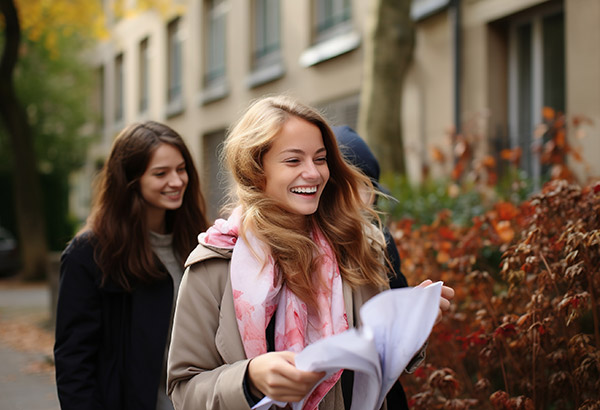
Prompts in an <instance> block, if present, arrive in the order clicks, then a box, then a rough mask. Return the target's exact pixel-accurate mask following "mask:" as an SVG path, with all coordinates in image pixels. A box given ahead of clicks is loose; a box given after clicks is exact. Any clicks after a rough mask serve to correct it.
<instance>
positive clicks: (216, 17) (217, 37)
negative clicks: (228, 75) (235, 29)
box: [204, 0, 226, 87]
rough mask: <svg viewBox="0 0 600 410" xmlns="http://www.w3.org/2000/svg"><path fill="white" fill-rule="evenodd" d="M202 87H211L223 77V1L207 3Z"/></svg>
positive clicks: (212, 0)
mask: <svg viewBox="0 0 600 410" xmlns="http://www.w3.org/2000/svg"><path fill="white" fill-rule="evenodd" d="M206 16H207V21H206V30H207V31H206V44H205V47H206V52H205V61H206V63H205V66H204V69H205V71H204V86H205V87H211V86H212V85H214V84H216V83H219V82H221V81H222V80H223V78H224V77H225V16H226V13H225V1H224V0H209V1H208V3H207V14H206Z"/></svg>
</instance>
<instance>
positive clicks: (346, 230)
mask: <svg viewBox="0 0 600 410" xmlns="http://www.w3.org/2000/svg"><path fill="white" fill-rule="evenodd" d="M224 157H225V161H226V164H227V166H228V168H229V170H230V171H231V174H232V176H233V178H234V180H235V186H236V190H235V194H236V197H237V201H236V203H235V204H234V205H235V209H234V210H233V212H232V214H231V216H230V217H229V219H228V220H227V221H225V220H219V221H217V222H216V224H215V225H214V226H213V227H211V228H210V229H208V231H207V232H205V233H203V234H202V235H200V237H199V241H200V244H199V245H198V247H197V248H196V249H195V250H194V251H193V252H192V253H191V255H190V256H189V258H188V260H187V262H186V266H187V270H186V273H185V275H184V279H183V281H182V285H181V291H180V295H179V299H178V303H177V310H176V313H175V320H174V327H173V334H172V344H171V348H170V351H169V370H168V376H167V377H168V387H169V394H170V396H171V399H172V400H173V404H174V406H175V408H176V409H178V410H180V409H186V410H187V409H190V410H191V409H213V410H216V409H228V410H236V409H249V408H250V407H251V406H252V405H254V404H255V403H256V402H257V401H258V400H260V399H261V398H262V397H263V396H264V395H268V396H269V397H271V398H272V399H275V400H277V401H281V402H297V401H300V400H301V399H302V398H304V396H306V395H307V394H308V393H309V392H310V391H311V390H312V388H313V386H315V385H316V384H317V382H319V380H320V379H321V377H323V376H324V374H322V373H318V372H305V371H301V370H299V369H297V368H296V367H295V366H294V357H295V353H297V352H299V351H301V350H302V349H303V348H304V347H305V346H307V345H309V344H311V343H313V342H315V341H317V340H319V339H321V338H324V337H328V336H330V335H334V334H338V333H341V332H343V331H345V330H347V329H348V328H349V327H352V326H355V325H356V324H357V321H358V310H359V309H360V307H361V306H362V305H363V303H364V302H366V301H367V300H368V299H369V298H371V297H372V296H374V295H375V294H377V293H378V292H380V291H382V290H384V289H387V288H388V287H389V285H388V280H387V275H386V272H387V267H386V261H385V246H386V245H385V240H384V237H383V234H382V233H381V231H380V230H379V229H378V228H377V226H374V225H373V224H372V221H377V220H378V216H377V213H376V212H375V211H374V210H373V209H372V208H371V207H370V204H368V203H364V202H363V201H362V200H361V190H363V187H367V189H369V190H373V185H372V184H371V181H370V180H369V178H367V177H366V176H364V175H363V174H362V173H360V171H358V170H357V169H355V168H352V167H350V166H349V165H348V164H347V163H345V162H344V160H343V159H342V156H341V154H340V152H339V150H338V147H337V144H336V140H335V137H334V135H333V133H332V131H331V129H330V128H329V126H328V125H327V124H326V122H325V121H324V119H323V118H322V117H321V116H320V115H319V114H318V113H317V112H316V111H315V110H314V109H312V108H310V107H308V106H306V105H303V104H301V103H299V102H297V101H295V100H293V99H291V98H288V97H281V96H280V97H268V98H264V99H261V100H258V101H257V102H255V103H254V104H253V105H251V107H250V108H249V109H248V110H247V111H246V113H245V114H244V115H243V117H242V118H241V119H240V121H239V122H238V123H237V124H236V125H235V127H233V129H232V130H231V131H230V133H229V135H228V137H227V139H226V140H225V147H224ZM450 291H451V289H449V288H447V290H446V296H447V297H450V295H449V294H448V293H449V292H450ZM444 301H445V303H444V307H447V306H446V304H448V303H449V302H448V300H446V299H444ZM342 379H343V377H342V371H341V370H340V371H339V372H337V373H335V374H334V375H332V376H331V377H329V378H328V379H326V380H324V381H322V382H320V383H319V384H318V385H317V387H316V388H315V390H314V391H313V392H312V393H311V394H310V396H309V397H308V398H307V400H306V401H305V404H304V408H305V409H311V410H312V409H316V408H317V407H318V408H319V409H326V410H330V409H344V408H345V407H347V406H349V401H348V400H344V396H346V397H349V396H351V394H346V395H344V388H343V385H345V386H346V390H347V389H350V390H351V389H352V385H351V384H345V383H343V381H342ZM350 393H351V392H350Z"/></svg>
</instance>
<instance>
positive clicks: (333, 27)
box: [300, 0, 360, 67]
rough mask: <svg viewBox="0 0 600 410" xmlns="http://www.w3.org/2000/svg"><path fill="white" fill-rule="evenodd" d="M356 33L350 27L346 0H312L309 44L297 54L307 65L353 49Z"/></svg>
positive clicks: (304, 64)
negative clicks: (311, 34) (311, 35)
mask: <svg viewBox="0 0 600 410" xmlns="http://www.w3.org/2000/svg"><path fill="white" fill-rule="evenodd" d="M359 45H360V34H359V33H358V32H357V31H356V30H354V28H353V26H352V7H351V2H350V0H313V46H312V47H310V48H309V49H307V50H305V51H304V52H303V53H302V54H301V55H300V65H301V66H303V67H310V66H313V65H315V64H318V63H321V62H323V61H327V60H329V59H332V58H334V57H337V56H339V55H342V54H345V53H347V52H349V51H352V50H354V49H356V48H357V47H358V46H359Z"/></svg>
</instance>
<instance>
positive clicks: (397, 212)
mask: <svg viewBox="0 0 600 410" xmlns="http://www.w3.org/2000/svg"><path fill="white" fill-rule="evenodd" d="M383 184H384V186H386V187H387V188H388V189H389V190H390V192H391V196H392V197H393V198H392V199H385V198H383V199H381V200H380V208H381V209H382V210H383V211H384V212H385V213H386V214H388V215H390V218H391V219H395V220H399V219H403V218H410V219H412V220H414V223H415V224H416V225H422V224H431V223H432V222H433V221H434V220H435V218H436V215H437V214H438V213H439V212H441V211H443V210H449V211H450V212H451V214H452V220H453V222H454V223H457V224H459V225H467V224H469V223H470V221H471V219H472V218H473V217H474V216H477V215H481V214H482V213H483V212H484V211H485V202H484V201H483V196H482V193H481V192H479V191H478V190H476V189H473V188H470V187H463V188H459V187H458V186H456V185H453V184H451V183H449V182H448V181H443V180H437V181H434V180H428V181H425V182H424V183H423V184H420V185H415V184H412V183H410V182H409V181H408V180H407V178H406V177H404V176H400V175H395V176H390V177H385V178H384V182H383ZM394 198H395V200H394Z"/></svg>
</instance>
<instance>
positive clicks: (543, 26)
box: [73, 0, 600, 219]
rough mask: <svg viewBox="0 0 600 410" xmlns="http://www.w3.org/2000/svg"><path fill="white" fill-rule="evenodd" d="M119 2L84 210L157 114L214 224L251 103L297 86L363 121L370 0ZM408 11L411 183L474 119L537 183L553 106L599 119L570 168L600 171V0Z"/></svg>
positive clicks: (482, 2)
mask: <svg viewBox="0 0 600 410" xmlns="http://www.w3.org/2000/svg"><path fill="white" fill-rule="evenodd" d="M116 1H117V0H105V1H104V6H105V11H106V12H107V16H108V18H107V22H108V26H109V37H108V38H107V39H105V40H103V41H101V42H99V43H98V45H97V47H96V48H95V49H94V50H93V52H92V53H90V56H89V61H90V62H91V64H92V65H93V67H95V70H96V72H97V75H98V92H97V95H96V96H95V101H96V105H97V107H98V111H99V113H100V114H101V118H102V121H101V134H102V141H101V142H100V143H99V144H97V146H95V147H94V148H93V150H92V152H91V153H90V159H91V160H90V165H89V166H88V168H87V169H86V170H84V172H82V173H81V175H79V176H77V177H76V178H75V180H74V183H76V184H77V185H78V186H79V187H80V188H79V189H77V192H78V194H77V195H76V196H75V198H74V203H73V209H74V210H75V212H76V214H77V215H78V216H79V217H80V218H82V219H84V218H85V215H87V209H88V208H87V204H88V203H89V198H90V195H91V192H90V188H89V187H90V183H89V180H90V178H91V175H93V173H94V172H95V171H96V170H97V167H98V166H99V164H100V163H101V162H102V160H103V158H104V157H105V156H106V154H107V152H108V150H109V149H110V145H111V143H112V140H113V139H114V137H115V136H116V134H117V133H118V131H119V130H120V129H121V128H122V127H123V126H124V125H125V124H128V123H131V122H135V121H141V120H145V119H152V120H157V121H162V122H165V123H167V124H169V125H170V126H172V127H173V128H174V129H176V130H177V131H178V132H179V133H180V134H181V135H182V136H183V137H184V138H185V139H186V141H187V143H188V146H189V147H190V149H191V151H192V152H193V154H194V156H195V159H196V160H197V164H196V165H197V166H198V169H199V170H200V172H201V173H202V184H203V190H204V192H205V195H206V197H207V200H208V202H209V203H210V216H211V218H214V217H216V216H217V215H218V212H219V211H218V210H219V206H220V205H222V203H223V200H224V198H225V191H226V185H227V177H226V175H225V173H224V172H223V170H222V169H221V167H220V164H219V160H218V151H219V146H220V144H221V142H222V141H223V138H224V136H225V133H226V131H227V128H228V127H229V126H230V125H231V124H232V123H233V122H234V121H235V120H236V119H237V118H238V117H239V116H240V114H241V112H242V111H243V109H244V108H245V107H247V105H248V104H249V102H250V101H251V100H252V99H255V98H257V97H260V96H263V95H267V94H278V93H286V94H290V95H293V96H295V97H298V98H299V99H301V100H302V101H304V102H306V103H309V104H311V105H313V106H316V107H318V108H320V109H321V110H322V111H323V113H324V114H325V116H326V117H327V118H328V119H329V120H330V122H331V123H332V124H334V125H338V124H349V125H351V126H356V121H357V118H358V115H357V114H358V108H359V96H360V91H361V84H362V81H363V79H362V73H363V49H364V41H365V34H366V26H365V25H366V21H367V20H366V18H365V16H367V14H368V13H369V7H370V4H371V1H367V0H302V1H281V0H173V1H171V2H167V1H162V2H160V1H156V3H157V4H160V5H161V7H156V8H150V9H147V8H145V7H143V4H142V3H144V4H146V3H152V2H148V1H146V2H142V1H140V0H137V1H136V0H120V2H119V5H120V9H121V12H120V14H119V15H115V14H114V10H115V7H114V6H115V4H114V3H115V2H116ZM411 13H412V16H413V19H414V20H415V21H416V23H417V25H416V27H417V28H416V30H417V33H416V44H415V50H414V57H413V61H412V66H411V69H410V70H409V73H408V75H407V77H406V79H405V84H404V91H403V93H404V95H403V100H404V103H403V113H402V118H403V129H404V139H405V145H406V151H407V162H408V168H409V169H408V171H409V175H410V176H411V177H412V178H413V179H415V180H418V179H419V177H420V170H421V169H422V168H423V164H424V163H426V162H428V161H430V160H429V158H428V153H429V150H430V148H431V147H432V146H439V147H441V149H443V150H447V151H448V154H449V155H450V156H451V155H452V154H451V152H452V149H453V147H452V145H451V143H449V142H448V141H451V139H448V130H449V129H450V128H455V129H460V130H464V129H465V128H466V127H473V126H474V125H473V124H476V125H475V126H476V127H477V128H478V129H477V132H478V133H479V134H480V135H481V138H482V144H481V147H480V150H481V151H482V152H488V153H489V152H492V153H493V152H498V151H499V150H500V149H503V148H511V147H516V146H520V147H521V148H522V150H523V153H524V154H523V162H522V167H523V169H524V170H525V171H526V172H527V173H528V175H530V176H531V177H539V175H540V173H542V172H543V170H542V169H541V167H540V166H539V161H538V159H537V156H538V155H539V153H538V152H537V151H536V149H535V146H536V143H537V142H536V140H535V138H534V137H533V135H534V130H535V127H536V125H537V124H539V123H540V122H541V112H542V108H543V107H544V106H552V107H553V108H554V109H556V110H558V111H561V112H566V113H567V114H568V115H580V116H585V117H587V118H589V119H590V120H591V123H589V124H586V125H585V128H586V129H585V134H586V136H585V137H584V138H581V139H579V138H577V136H580V135H583V134H582V133H581V132H578V133H577V135H570V137H571V140H572V141H574V142H573V143H574V145H576V146H578V147H580V148H581V150H582V152H583V154H584V160H585V161H586V162H585V163H582V164H579V163H578V164H574V165H575V167H576V168H577V169H578V172H579V173H580V175H582V176H586V175H600V165H599V164H598V161H596V160H595V157H596V156H598V154H600V135H598V134H599V131H598V126H599V125H600V47H599V46H598V44H600V25H598V24H597V22H598V21H600V1H598V0H560V1H559V0H413V3H412V12H411ZM473 119H475V120H473ZM573 133H574V132H573ZM367 139H368V138H367ZM438 172H440V173H441V172H444V171H443V170H439V171H438Z"/></svg>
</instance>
